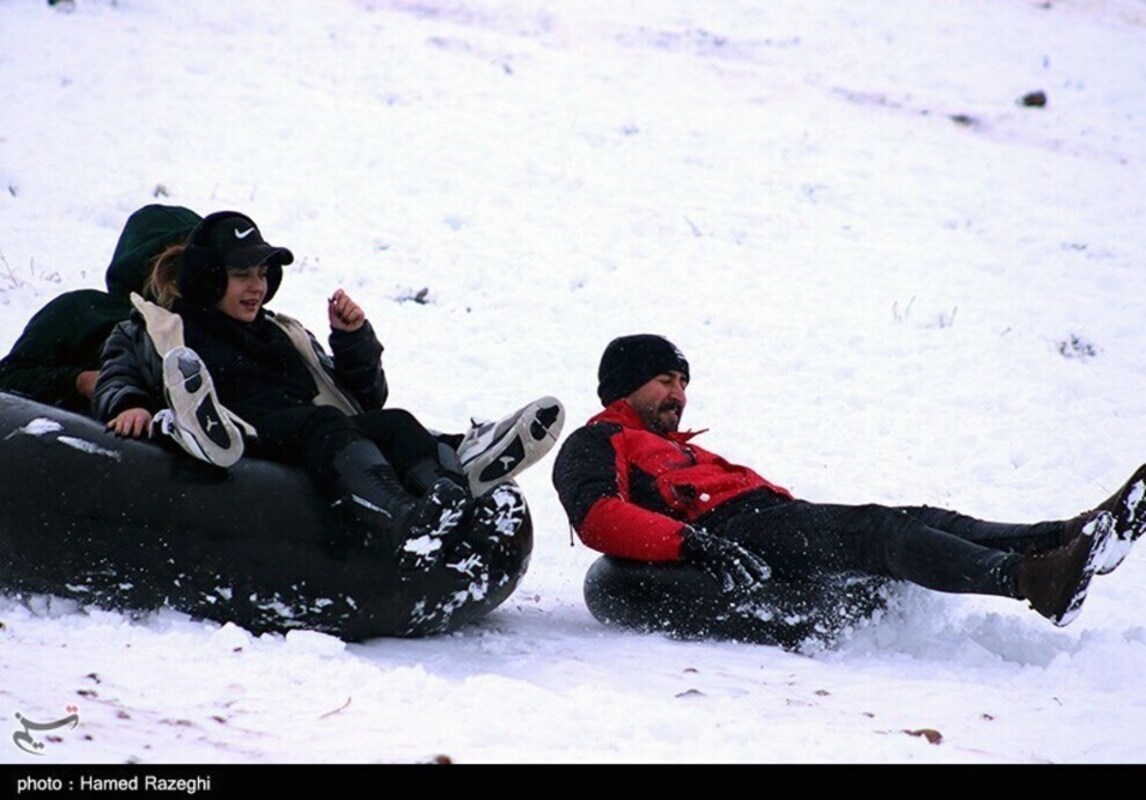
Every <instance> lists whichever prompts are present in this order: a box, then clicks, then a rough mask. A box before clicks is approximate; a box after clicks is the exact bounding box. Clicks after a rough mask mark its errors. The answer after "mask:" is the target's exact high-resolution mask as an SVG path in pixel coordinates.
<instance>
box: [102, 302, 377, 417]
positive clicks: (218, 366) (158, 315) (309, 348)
mask: <svg viewBox="0 0 1146 800" xmlns="http://www.w3.org/2000/svg"><path fill="white" fill-rule="evenodd" d="M136 308H137V311H136V313H134V314H133V315H132V317H131V319H129V320H127V321H126V322H123V323H120V324H119V325H117V326H116V328H115V330H114V331H113V332H112V334H111V336H110V337H108V340H107V344H106V345H105V346H104V350H103V368H102V370H101V371H100V377H99V382H98V383H97V384H96V391H95V398H94V400H93V408H94V411H95V414H96V416H97V417H98V418H99V419H101V420H109V419H112V418H113V417H115V416H116V415H118V414H120V413H121V412H123V411H126V410H128V409H131V408H145V409H147V410H148V411H151V412H153V413H154V412H155V411H158V410H159V409H161V408H163V407H164V406H165V405H166V403H165V400H164V397H163V367H162V358H161V357H160V355H159V353H158V350H157V348H156V345H155V341H156V339H157V338H158V339H160V340H161V341H162V340H163V339H164V338H165V336H164V334H162V333H157V332H158V331H160V329H161V328H163V327H164V326H166V325H170V324H172V323H174V324H175V325H176V326H177V327H178V328H179V329H181V330H180V338H181V339H182V342H186V344H187V345H188V346H192V347H194V348H195V349H197V350H198V351H199V355H200V357H201V358H202V359H203V362H204V364H205V365H206V366H207V368H208V370H209V371H210V372H211V375H212V380H213V382H214V383H215V388H216V392H217V393H218V395H219V400H220V402H221V403H222V404H223V405H224V406H226V407H227V409H228V410H229V411H230V412H232V414H234V415H236V416H238V417H240V418H242V419H243V420H245V421H246V422H248V423H250V424H252V425H254V426H255V427H256V428H257V427H258V420H259V417H261V416H262V415H264V414H267V413H270V412H272V411H278V410H281V409H284V408H291V407H294V406H299V405H307V404H317V405H333V406H335V407H337V408H340V409H341V410H342V411H344V412H345V413H347V414H357V413H361V412H362V411H364V410H368V409H376V408H381V407H382V405H383V404H384V403H385V401H386V396H387V393H388V388H387V385H386V376H385V373H384V372H383V370H382V361H381V356H382V345H381V344H380V343H379V341H378V338H377V337H376V336H375V334H374V329H373V328H372V327H371V326H370V323H369V322H367V323H365V324H363V326H362V327H361V328H359V329H358V330H357V331H354V332H346V331H332V332H331V336H330V347H331V351H332V352H333V354H334V357H333V358H331V357H330V356H329V355H327V353H326V352H325V351H324V350H323V349H322V347H321V346H320V345H319V343H318V342H317V341H316V340H315V338H314V336H313V335H312V334H311V333H310V332H309V331H307V330H306V329H305V328H303V326H302V325H301V324H300V323H299V322H297V321H296V320H294V319H292V318H291V317H288V316H286V315H284V314H275V313H274V312H271V311H267V310H263V311H262V312H261V313H260V315H259V318H258V319H257V320H256V321H255V322H252V323H241V322H236V321H234V320H231V319H229V318H227V317H225V315H222V314H220V313H219V312H216V311H213V310H211V309H202V308H189V307H187V306H186V305H184V306H182V308H183V310H184V312H185V313H184V314H180V315H177V314H174V313H172V312H169V311H165V310H163V309H160V308H159V307H158V306H155V305H153V304H150V303H146V302H143V301H142V300H141V299H139V300H137V302H136ZM149 326H150V328H151V329H155V330H149ZM182 342H172V341H167V342H166V343H165V344H163V345H161V347H162V349H164V350H166V349H167V348H168V347H169V346H171V344H173V343H182Z"/></svg>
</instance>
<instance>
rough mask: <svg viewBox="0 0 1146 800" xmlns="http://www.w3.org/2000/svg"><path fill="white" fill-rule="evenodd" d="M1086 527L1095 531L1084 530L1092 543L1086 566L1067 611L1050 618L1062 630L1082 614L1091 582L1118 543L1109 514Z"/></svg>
mask: <svg viewBox="0 0 1146 800" xmlns="http://www.w3.org/2000/svg"><path fill="white" fill-rule="evenodd" d="M1086 527H1087V528H1090V527H1093V529H1094V530H1093V531H1091V532H1089V533H1088V532H1087V531H1086V528H1084V529H1083V533H1082V535H1083V536H1088V537H1089V538H1090V540H1091V542H1090V550H1089V551H1088V552H1087V557H1086V565H1085V566H1084V567H1083V569H1082V576H1081V577H1080V579H1079V581H1078V585H1077V586H1076V587H1075V590H1074V594H1073V595H1072V596H1071V599H1070V602H1069V603H1067V606H1066V610H1065V611H1063V612H1062V613H1061V614H1059V615H1058V616H1055V617H1050V621H1051V622H1053V623H1054V624H1055V625H1057V626H1058V627H1060V628H1063V627H1066V626H1067V625H1069V624H1070V623H1072V622H1074V620H1075V618H1076V617H1077V616H1078V615H1079V613H1081V612H1082V604H1083V603H1084V602H1086V594H1087V591H1088V590H1089V588H1090V580H1091V578H1093V577H1094V575H1095V573H1096V572H1097V571H1098V568H1099V566H1101V565H1102V564H1104V563H1106V561H1107V559H1108V558H1109V557H1110V555H1111V548H1112V544H1113V543H1114V542H1115V541H1116V537H1115V535H1114V517H1113V516H1112V515H1110V514H1109V513H1105V514H1101V515H1099V516H1098V517H1096V518H1095V519H1094V520H1092V521H1091V522H1088V523H1087V526H1086Z"/></svg>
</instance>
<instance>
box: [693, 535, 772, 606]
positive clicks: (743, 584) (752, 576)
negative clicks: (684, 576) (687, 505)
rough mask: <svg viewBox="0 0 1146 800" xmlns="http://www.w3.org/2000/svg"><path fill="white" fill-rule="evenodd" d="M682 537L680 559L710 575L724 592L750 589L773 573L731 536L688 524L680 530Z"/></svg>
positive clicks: (741, 591)
mask: <svg viewBox="0 0 1146 800" xmlns="http://www.w3.org/2000/svg"><path fill="white" fill-rule="evenodd" d="M681 536H682V537H683V541H681V543H680V557H681V559H682V560H683V561H685V562H686V563H688V564H692V565H693V566H696V567H700V568H701V569H703V570H704V571H705V572H707V573H708V574H709V575H711V576H712V577H713V579H714V580H715V581H716V582H717V584H719V586H720V588H721V590H722V591H725V592H732V593H737V594H739V593H744V592H748V591H750V590H752V589H753V588H755V587H756V586H757V585H759V584H760V583H762V582H763V581H766V580H768V578H770V577H771V575H772V570H771V568H769V566H768V565H767V564H765V563H764V560H763V559H761V558H760V557H758V556H756V555H753V554H752V553H750V552H748V551H747V550H745V549H744V548H743V547H741V546H740V545H738V544H737V543H736V542H734V541H732V540H730V539H722V538H720V537H719V536H713V535H712V534H711V533H709V532H708V531H705V530H701V529H700V528H689V527H686V528H685V529H684V530H683V531H682V532H681Z"/></svg>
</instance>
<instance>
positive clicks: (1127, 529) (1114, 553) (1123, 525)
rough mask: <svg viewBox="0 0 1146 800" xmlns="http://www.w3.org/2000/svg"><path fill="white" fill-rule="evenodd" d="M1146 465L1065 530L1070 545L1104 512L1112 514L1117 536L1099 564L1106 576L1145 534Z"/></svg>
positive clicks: (1071, 522) (1068, 522) (1065, 541)
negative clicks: (1088, 524)
mask: <svg viewBox="0 0 1146 800" xmlns="http://www.w3.org/2000/svg"><path fill="white" fill-rule="evenodd" d="M1144 501H1146V464H1143V465H1142V466H1140V467H1139V468H1138V469H1137V471H1135V473H1134V474H1133V475H1131V476H1130V480H1128V481H1126V483H1124V484H1123V485H1122V488H1121V489H1119V490H1118V491H1117V492H1115V493H1114V494H1112V495H1110V497H1108V498H1106V499H1105V500H1103V501H1102V502H1101V503H1099V504H1098V505H1097V506H1095V507H1094V508H1093V509H1092V510H1090V511H1087V512H1084V513H1082V514H1079V515H1078V516H1077V517H1074V518H1073V519H1070V520H1067V523H1066V529H1065V530H1064V531H1063V535H1062V541H1063V544H1070V543H1071V542H1073V541H1074V540H1075V539H1076V538H1077V537H1078V535H1079V534H1080V533H1082V529H1083V527H1085V526H1086V524H1087V523H1088V522H1090V521H1091V520H1092V519H1094V518H1095V517H1096V516H1097V515H1099V514H1101V513H1102V512H1104V511H1105V512H1109V513H1110V514H1111V515H1112V516H1113V517H1114V536H1113V538H1112V539H1111V542H1110V547H1109V548H1108V550H1107V554H1106V558H1105V559H1104V560H1103V563H1101V564H1099V565H1098V574H1099V575H1107V574H1109V573H1111V572H1113V571H1114V570H1115V569H1116V568H1117V567H1118V565H1119V564H1121V563H1122V561H1123V559H1125V558H1126V556H1128V555H1130V549H1131V548H1132V547H1133V546H1134V542H1135V541H1137V539H1138V537H1140V536H1141V535H1142V534H1143V533H1146V502H1144Z"/></svg>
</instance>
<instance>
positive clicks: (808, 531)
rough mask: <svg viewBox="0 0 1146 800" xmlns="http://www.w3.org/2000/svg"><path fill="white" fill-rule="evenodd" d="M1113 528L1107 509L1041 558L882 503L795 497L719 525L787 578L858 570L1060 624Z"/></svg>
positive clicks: (1080, 596) (1075, 604)
mask: <svg viewBox="0 0 1146 800" xmlns="http://www.w3.org/2000/svg"><path fill="white" fill-rule="evenodd" d="M964 519H967V520H971V518H969V517H968V518H964ZM1112 523H1113V519H1112V517H1111V516H1110V515H1109V514H1108V513H1103V514H1101V515H1099V517H1098V518H1096V519H1095V520H1093V521H1092V523H1091V524H1088V525H1086V526H1084V529H1083V530H1082V531H1081V532H1080V535H1079V536H1076V537H1075V539H1074V541H1072V542H1071V543H1070V544H1067V545H1063V546H1059V547H1055V548H1052V549H1049V550H1046V551H1044V552H1042V553H1041V554H1039V555H1035V554H1034V553H1032V554H1026V555H1020V554H1019V553H1017V552H1008V551H1005V550H997V549H994V548H990V547H984V546H983V545H981V544H978V543H976V542H973V541H969V540H968V539H965V538H961V537H960V536H958V535H955V534H952V533H947V532H945V531H942V530H938V529H936V528H933V527H930V526H928V525H926V524H924V523H923V522H922V521H920V519H918V518H917V517H916V516H913V515H912V514H910V513H908V511H907V510H905V509H897V508H887V507H884V506H878V505H867V506H841V505H819V504H814V503H807V502H804V501H799V500H797V501H791V502H785V503H781V504H778V505H771V506H769V507H766V508H760V509H748V510H746V511H745V512H743V513H741V514H739V515H737V516H736V517H733V518H732V519H731V520H730V521H729V522H728V523H727V524H726V525H725V526H724V528H725V533H726V535H727V536H728V537H729V538H732V539H734V540H736V541H738V542H739V543H741V544H742V545H744V546H745V547H747V548H749V549H750V550H752V552H754V553H756V554H758V555H760V556H761V557H762V558H763V559H764V560H765V561H766V562H767V563H768V565H769V566H770V567H771V568H772V570H773V573H774V574H775V575H776V576H777V577H780V578H784V579H787V580H798V579H799V578H800V577H801V576H804V575H808V574H812V573H824V572H848V571H858V572H864V573H867V574H870V575H881V576H885V577H890V578H895V579H897V580H905V581H910V582H912V583H916V584H918V585H920V586H923V587H925V588H928V589H934V590H936V591H941V592H956V593H973V594H988V595H997V596H1002V597H1014V598H1017V599H1024V598H1025V599H1028V600H1030V601H1031V604H1032V607H1034V608H1035V610H1036V611H1038V612H1039V613H1040V614H1042V615H1043V616H1045V617H1047V618H1048V619H1050V620H1051V621H1052V622H1054V623H1055V624H1056V625H1066V624H1067V623H1069V622H1070V621H1071V620H1072V619H1074V617H1075V616H1077V614H1078V611H1079V609H1080V608H1081V605H1082V602H1083V601H1084V600H1085V598H1086V591H1087V588H1088V586H1089V583H1090V579H1091V577H1092V576H1093V575H1094V573H1095V571H1096V570H1097V568H1098V566H1099V565H1100V564H1101V563H1103V560H1104V559H1105V558H1106V556H1107V553H1108V551H1109V549H1110V542H1111V539H1112V535H1113V524H1112ZM1015 527H1021V526H1015ZM1037 535H1039V536H1045V535H1046V532H1045V531H1043V532H1040V533H1038V534H1037ZM1016 538H1018V537H1016Z"/></svg>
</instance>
